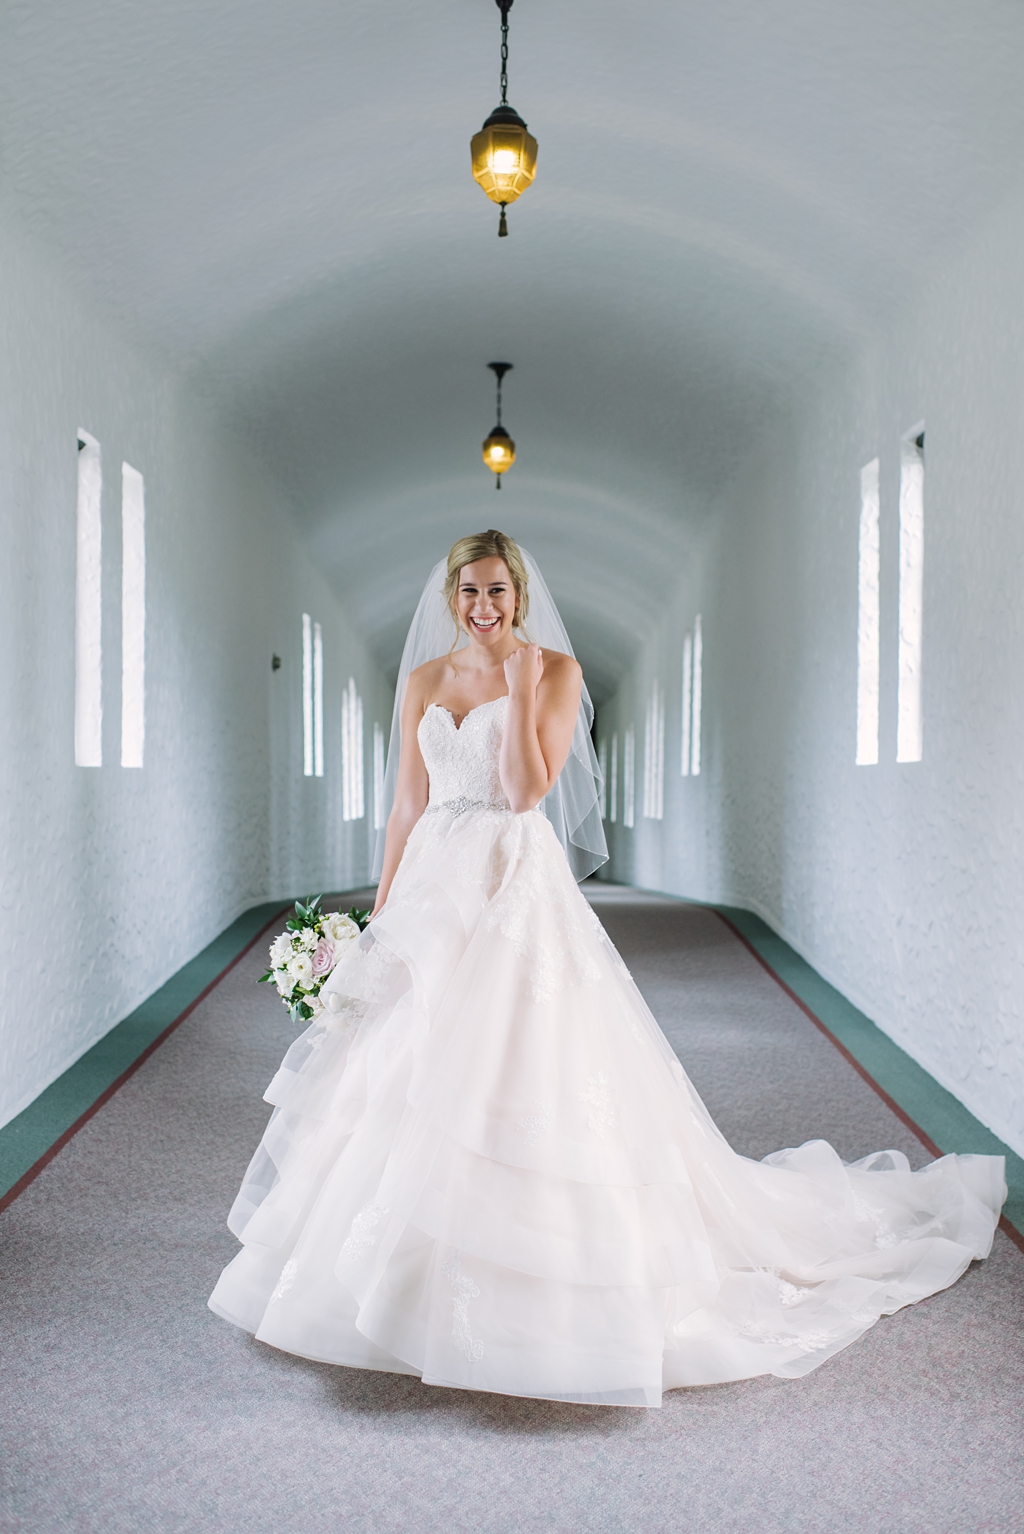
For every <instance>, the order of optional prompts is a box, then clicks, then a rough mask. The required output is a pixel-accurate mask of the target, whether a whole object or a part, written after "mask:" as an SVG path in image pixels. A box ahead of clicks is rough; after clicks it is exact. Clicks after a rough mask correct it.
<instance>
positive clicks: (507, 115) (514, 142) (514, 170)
mask: <svg viewBox="0 0 1024 1534" xmlns="http://www.w3.org/2000/svg"><path fill="white" fill-rule="evenodd" d="M494 3H495V5H496V6H497V7H498V9H499V10H500V12H501V104H500V105H499V106H496V107H495V109H494V111H493V112H492V113H491V115H490V117H489V118H488V119H487V121H486V122H485V123H484V125H483V127H482V128H481V129H480V132H479V133H474V134H473V137H472V139H471V141H470V145H469V150H470V154H471V155H472V157H473V179H474V181H476V182H478V183H479V185H480V186H482V187H483V189H484V191H485V192H486V193H487V195H488V197H489V198H490V199H491V201H492V202H496V203H497V204H498V206H499V207H500V208H501V218H500V219H499V220H498V238H499V239H503V238H504V237H505V235H507V234H508V224H507V223H506V222H505V209H506V208H507V207H508V205H509V203H510V202H515V200H516V198H517V197H519V196H520V195H521V194H522V193H523V192H525V191H526V188H527V187H528V186H529V185H530V182H531V181H532V180H533V178H534V176H535V175H536V174H537V140H536V139H535V138H534V137H533V134H532V133H527V131H526V124H525V123H524V122H523V119H522V118H521V117H520V115H519V113H518V112H517V111H516V110H515V108H514V107H510V106H509V104H508V13H509V11H510V10H511V9H512V0H494Z"/></svg>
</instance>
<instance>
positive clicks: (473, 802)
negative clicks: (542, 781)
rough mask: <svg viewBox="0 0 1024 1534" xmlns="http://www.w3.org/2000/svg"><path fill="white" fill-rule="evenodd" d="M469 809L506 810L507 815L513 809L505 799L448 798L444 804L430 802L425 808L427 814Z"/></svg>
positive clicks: (454, 812)
mask: <svg viewBox="0 0 1024 1534" xmlns="http://www.w3.org/2000/svg"><path fill="white" fill-rule="evenodd" d="M467 810H504V812H505V814H506V815H511V813H512V811H511V808H510V806H509V805H508V804H506V803H505V801H504V799H496V800H487V799H465V798H462V799H446V800H445V801H444V803H443V804H428V805H427V807H426V809H425V810H424V812H423V813H424V814H425V815H440V814H441V813H442V812H443V813H444V814H446V815H464V814H465V813H466V811H467Z"/></svg>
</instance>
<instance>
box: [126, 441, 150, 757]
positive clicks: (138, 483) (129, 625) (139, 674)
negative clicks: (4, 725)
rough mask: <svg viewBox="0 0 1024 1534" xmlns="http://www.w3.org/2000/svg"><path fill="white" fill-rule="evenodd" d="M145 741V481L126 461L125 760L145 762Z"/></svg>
mask: <svg viewBox="0 0 1024 1534" xmlns="http://www.w3.org/2000/svg"><path fill="white" fill-rule="evenodd" d="M145 745H146V486H145V482H144V480H143V478H142V475H141V474H140V473H139V471H138V469H133V468H132V466H131V464H130V463H123V464H122V465H121V766H122V767H141V766H142V758H143V753H144V750H145Z"/></svg>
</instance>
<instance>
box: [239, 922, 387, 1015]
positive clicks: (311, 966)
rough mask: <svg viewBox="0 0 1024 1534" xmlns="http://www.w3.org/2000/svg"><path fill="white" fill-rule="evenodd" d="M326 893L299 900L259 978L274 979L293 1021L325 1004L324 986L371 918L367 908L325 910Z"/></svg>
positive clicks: (319, 1011) (272, 946)
mask: <svg viewBox="0 0 1024 1534" xmlns="http://www.w3.org/2000/svg"><path fill="white" fill-rule="evenodd" d="M323 898H324V897H323V896H322V895H317V896H316V897H315V898H314V897H313V896H312V895H307V897H306V899H305V901H302V900H297V901H296V902H295V915H294V916H293V917H292V918H291V920H290V921H289V922H288V927H287V930H286V931H285V932H282V933H281V935H280V936H279V937H275V939H274V941H273V942H272V943H271V945H270V968H269V969H268V970H267V973H266V974H265V975H261V976H260V978H259V980H258V981H257V984H259V985H263V984H264V983H265V982H266V981H268V980H273V981H274V983H275V984H276V986H277V989H278V992H279V994H280V997H281V1000H282V1001H283V1002H284V1004H285V1006H286V1007H287V1008H288V1012H289V1014H290V1016H291V1019H292V1022H293V1023H298V1022H303V1023H308V1022H309V1021H310V1020H311V1019H312V1018H314V1017H318V1016H319V1015H320V1013H321V1012H322V1011H323V1010H324V1006H323V1003H322V1002H321V1000H320V988H321V986H322V985H323V983H324V981H325V980H326V979H327V977H328V975H329V974H331V972H332V970H333V969H334V967H335V965H336V964H337V962H338V960H339V959H340V958H341V956H342V954H343V953H344V951H345V949H346V948H347V947H348V945H349V943H354V942H355V941H356V940H357V938H358V937H359V934H360V933H361V932H363V931H364V930H365V928H366V925H367V923H368V922H369V920H370V913H369V911H357V910H356V908H355V906H353V907H352V909H351V911H349V913H348V915H347V916H343V915H342V913H341V912H340V911H321V909H320V902H321V900H322V899H323Z"/></svg>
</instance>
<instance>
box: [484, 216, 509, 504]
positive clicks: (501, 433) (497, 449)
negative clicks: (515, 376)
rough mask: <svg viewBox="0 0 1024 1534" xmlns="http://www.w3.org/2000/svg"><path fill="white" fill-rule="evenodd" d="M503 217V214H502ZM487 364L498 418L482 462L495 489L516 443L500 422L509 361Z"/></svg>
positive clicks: (507, 466) (499, 487) (507, 465)
mask: <svg viewBox="0 0 1024 1534" xmlns="http://www.w3.org/2000/svg"><path fill="white" fill-rule="evenodd" d="M502 217H503V218H504V214H502ZM487 366H488V367H489V368H490V370H491V372H492V373H493V374H494V376H495V378H496V379H497V380H498V420H497V423H496V425H495V427H494V429H493V431H492V432H491V433H490V435H489V436H487V437H485V438H484V463H485V464H486V465H487V467H488V468H489V469H490V471H491V473H492V474H496V475H497V479H496V480H495V482H494V488H495V490H500V489H501V476H502V475H503V474H504V473H505V471H506V470H507V469H510V468H511V467H512V465H513V464H514V463H515V461H516V445H515V443H514V442H513V441H512V438H511V437H510V436H509V434H508V432H507V431H506V430H505V428H504V426H502V424H501V381H502V379H503V378H504V376H505V374H506V373H511V371H512V364H511V362H489V363H488V364H487Z"/></svg>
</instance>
